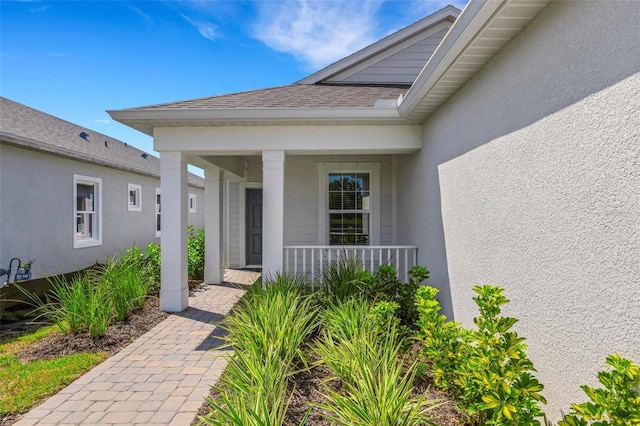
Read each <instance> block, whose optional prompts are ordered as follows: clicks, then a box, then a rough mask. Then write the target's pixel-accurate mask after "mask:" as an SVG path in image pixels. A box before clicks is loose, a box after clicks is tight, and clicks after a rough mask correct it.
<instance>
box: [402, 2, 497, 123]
mask: <svg viewBox="0 0 640 426" xmlns="http://www.w3.org/2000/svg"><path fill="white" fill-rule="evenodd" d="M505 3H506V2H505V1H498V0H493V1H483V0H471V1H470V2H469V3H468V4H467V7H465V8H464V10H463V11H462V13H461V14H460V16H459V17H458V19H457V20H456V22H455V23H454V24H453V26H452V27H451V29H450V30H449V32H448V33H447V35H446V36H445V38H444V39H443V40H442V43H440V46H438V48H437V49H436V51H435V52H434V53H433V55H432V56H431V59H429V61H428V62H427V64H426V65H425V66H424V68H423V69H422V72H420V74H419V75H418V78H416V81H415V82H414V83H413V85H412V86H411V88H410V89H409V91H408V92H407V94H406V95H405V97H404V98H403V99H402V101H401V102H400V105H399V111H400V114H401V115H402V116H403V117H408V116H409V115H410V114H411V112H412V111H413V110H414V109H415V108H416V107H417V106H418V105H419V104H420V102H422V100H423V99H424V97H425V96H426V95H427V94H428V93H429V91H430V90H431V89H432V88H433V86H434V85H435V84H436V83H437V82H438V80H440V78H442V76H443V75H444V74H445V72H446V71H447V70H448V69H449V68H451V67H452V66H453V65H454V64H455V62H456V60H457V59H458V57H459V56H460V54H461V53H462V52H463V51H464V49H465V48H466V47H467V45H469V43H471V42H472V41H473V40H474V39H475V38H476V37H477V35H478V34H479V33H480V31H481V30H482V28H484V27H485V26H486V25H487V23H488V22H490V21H491V18H492V17H493V16H494V15H495V13H496V12H497V11H498V10H499V9H500V8H501V7H502V6H503V5H504V4H505Z"/></svg>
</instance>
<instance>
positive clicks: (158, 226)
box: [156, 188, 162, 237]
mask: <svg viewBox="0 0 640 426" xmlns="http://www.w3.org/2000/svg"><path fill="white" fill-rule="evenodd" d="M160 199H161V197H160V188H156V237H160V231H161V225H162V208H161V204H160Z"/></svg>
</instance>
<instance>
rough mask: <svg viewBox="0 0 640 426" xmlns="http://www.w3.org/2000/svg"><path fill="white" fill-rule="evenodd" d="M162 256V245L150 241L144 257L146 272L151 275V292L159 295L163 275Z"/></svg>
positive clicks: (149, 290)
mask: <svg viewBox="0 0 640 426" xmlns="http://www.w3.org/2000/svg"><path fill="white" fill-rule="evenodd" d="M161 260H162V256H161V249H160V245H158V244H155V243H149V245H148V246H147V253H146V256H145V259H144V266H145V270H146V274H147V275H148V277H149V281H150V282H149V289H148V292H149V294H152V295H157V294H159V293H160V279H161V277H162V268H161V267H162V262H161Z"/></svg>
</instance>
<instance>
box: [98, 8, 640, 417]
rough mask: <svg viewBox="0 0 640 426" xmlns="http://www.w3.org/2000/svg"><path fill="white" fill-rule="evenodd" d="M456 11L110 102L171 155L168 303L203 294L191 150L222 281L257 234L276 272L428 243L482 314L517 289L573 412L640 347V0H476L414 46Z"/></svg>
mask: <svg viewBox="0 0 640 426" xmlns="http://www.w3.org/2000/svg"><path fill="white" fill-rule="evenodd" d="M456 15H457V11H456V10H455V9H453V8H446V9H444V10H443V11H441V12H438V13H436V14H434V15H431V16H429V17H427V18H425V19H424V20H422V21H420V22H418V23H416V24H414V25H412V26H410V27H408V28H406V29H404V30H401V31H400V32H398V33H396V34H392V35H391V36H389V37H387V38H385V39H383V40H381V41H379V42H377V43H375V44H373V45H371V46H369V47H368V48H365V49H363V50H362V51H360V52H357V53H355V54H353V55H351V56H349V57H347V58H345V59H343V60H341V61H339V62H337V63H335V64H333V65H331V66H329V67H327V68H325V69H323V70H321V71H319V72H317V73H315V74H314V75H312V76H310V77H308V78H306V79H304V80H302V81H300V82H298V83H297V84H293V85H291V86H286V87H279V88H273V89H265V90H258V91H254V92H246V93H239V94H231V95H223V96H216V97H211V98H202V99H195V100H191V101H185V102H177V103H172V104H164V105H156V106H150V107H143V108H132V109H127V110H119V111H111V112H110V114H111V115H112V117H114V118H115V119H117V120H118V121H120V122H122V123H124V124H126V125H129V126H130V127H133V128H135V129H138V130H140V131H142V132H144V133H146V134H149V135H151V134H152V135H153V136H154V146H155V149H156V150H157V151H159V152H160V161H161V164H162V166H163V172H162V173H163V175H162V178H163V191H164V192H163V193H164V195H165V197H167V199H168V200H169V201H170V203H171V204H173V206H172V209H171V211H167V210H165V216H169V215H170V216H169V217H171V219H172V221H171V223H170V224H167V226H166V227H169V226H170V227H171V233H170V234H169V233H168V232H167V233H165V234H164V235H163V242H169V244H165V245H163V250H164V248H165V247H167V248H168V249H167V251H166V252H165V251H163V270H162V273H163V283H162V285H163V290H162V292H161V304H162V306H163V309H166V310H174V311H179V310H182V309H184V308H185V307H186V305H187V298H186V294H187V284H186V275H185V274H186V272H185V271H186V258H185V255H184V243H183V242H184V224H185V223H186V218H185V215H184V206H180V205H179V204H180V202H181V200H184V199H185V196H184V194H185V192H186V191H187V189H186V188H187V181H186V164H187V163H188V162H193V163H195V164H197V165H199V166H200V167H203V168H205V176H206V183H205V192H206V193H207V203H208V206H207V207H208V209H207V217H206V218H205V227H206V229H207V259H206V261H207V265H206V274H207V275H206V278H207V280H208V281H209V282H219V281H220V279H221V273H222V269H221V268H222V267H223V266H224V264H225V260H227V263H228V264H239V265H243V264H246V263H253V262H252V260H251V259H250V258H249V255H248V254H247V253H248V252H250V250H248V247H249V246H251V245H253V247H254V251H255V247H261V248H262V259H261V264H262V266H263V268H264V269H265V270H266V271H267V272H268V273H274V272H276V271H279V270H283V269H287V268H288V269H291V266H292V264H293V265H294V267H295V268H299V269H298V270H300V269H301V268H302V267H303V266H302V265H301V262H303V261H304V262H309V258H310V257H312V256H313V261H314V262H316V265H317V262H318V257H321V258H322V259H323V260H324V257H325V256H326V255H327V254H328V253H331V252H332V251H331V250H330V247H336V246H332V244H334V243H335V244H338V245H339V246H340V245H343V244H349V243H355V244H358V246H357V247H356V248H354V251H355V252H357V253H359V254H363V257H364V259H365V260H367V259H369V262H372V261H373V262H374V263H375V262H376V261H377V260H379V258H376V256H380V254H381V252H382V251H383V250H380V249H378V248H376V249H375V250H373V251H372V250H367V248H366V247H370V246H372V245H375V246H387V247H392V248H389V250H390V251H392V252H393V250H396V248H395V247H397V245H406V246H415V247H417V257H418V263H419V264H422V265H426V266H427V267H428V268H429V269H430V270H431V278H430V279H429V280H428V283H429V284H431V285H434V286H437V287H439V288H440V290H441V292H440V297H441V301H442V303H443V309H444V311H445V312H446V313H447V315H448V316H449V317H451V318H454V319H456V320H458V321H461V322H462V323H463V324H464V325H466V326H472V325H473V323H472V317H473V316H474V315H476V313H477V309H476V307H475V305H474V303H473V301H472V296H473V292H472V291H471V288H472V287H473V286H474V285H480V284H485V283H491V284H494V285H499V286H502V287H505V288H506V294H507V296H508V297H509V298H510V299H511V303H510V304H509V305H508V306H507V307H506V309H505V310H506V313H507V314H508V315H512V316H515V317H517V318H519V319H520V322H519V323H518V324H517V326H516V328H517V331H518V332H520V333H521V334H522V335H524V336H526V337H527V343H528V345H529V351H528V353H529V355H530V356H531V359H532V360H533V362H534V363H535V365H536V367H537V369H538V371H539V373H538V378H539V379H540V380H541V382H543V383H544V384H545V385H546V388H545V392H544V395H545V396H546V397H547V399H548V400H549V404H548V406H547V407H546V411H548V412H549V414H550V417H551V418H557V417H558V416H559V414H560V411H559V410H560V409H565V410H566V409H567V408H568V404H569V402H571V401H576V400H582V399H584V397H583V395H582V392H581V391H580V389H579V387H578V386H579V385H580V384H583V383H590V384H595V382H596V372H597V371H599V370H601V369H602V368H603V366H604V359H605V357H606V355H608V354H610V353H613V352H619V353H620V354H622V355H624V356H628V357H631V358H633V359H635V360H636V361H640V327H639V326H638V324H640V303H638V301H639V300H640V284H639V283H640V43H638V34H640V3H638V2H633V1H632V2H550V1H546V0H512V1H510V0H507V1H490V2H482V1H475V0H472V1H471V2H470V3H469V4H468V6H467V7H466V8H465V10H464V11H463V12H462V13H461V14H460V16H459V17H458V19H457V20H456V22H455V24H454V25H453V26H452V27H451V28H450V30H449V31H448V33H447V34H446V36H445V37H444V38H443V39H442V40H441V41H440V42H439V45H438V47H437V49H436V50H435V52H433V50H432V52H433V54H432V55H427V56H430V58H427V57H422V56H420V54H419V53H415V52H414V51H418V50H419V51H420V52H421V53H422V54H424V53H425V52H426V50H424V49H422V48H423V47H424V46H426V45H430V42H431V40H434V41H435V40H436V39H437V38H438V37H441V36H439V34H441V33H440V31H441V30H442V29H443V28H449V26H451V21H453V19H454V18H455V17H456ZM426 34H430V35H429V36H428V37H422V38H421V35H426ZM425 41H427V42H425ZM430 53H431V52H429V54H430ZM414 54H415V56H413V55H414ZM412 57H415V58H417V59H415V61H416V62H417V61H419V60H423V64H426V65H424V66H417V67H416V66H415V64H414V63H412V62H411V59H410V58H412ZM412 64H413V66H412ZM407 76H412V77H407ZM407 81H409V82H410V83H411V86H410V87H408V85H407ZM165 185H166V187H165ZM165 188H166V190H165ZM254 188H262V192H255V193H254V192H253V191H252V189H254ZM209 195H211V196H209ZM260 197H261V198H260ZM354 200H355V201H354ZM256 206H257V207H256ZM260 209H262V211H263V212H262V215H260ZM209 212H212V213H213V214H209ZM260 220H261V221H262V223H260ZM253 225H256V226H255V228H256V229H255V230H254V229H252V228H253ZM165 238H166V239H167V240H165ZM260 238H261V239H262V244H260ZM291 246H296V247H297V248H289V249H287V248H285V247H291ZM301 246H304V247H317V248H318V249H317V250H315V251H313V253H314V254H313V255H312V254H311V253H310V252H305V251H304V250H303V249H302V248H301ZM352 248H353V246H352ZM169 250H172V251H169ZM292 251H293V252H294V253H297V254H298V255H297V258H294V259H293V260H291V259H290V254H291V252H292ZM225 253H227V254H226V257H225ZM304 253H307V254H304ZM372 253H373V255H372ZM394 253H395V252H394ZM399 253H402V250H399ZM399 256H402V254H399V255H394V256H393V259H392V261H394V262H397V261H398V257H399ZM412 256H413V253H410V254H409V256H408V257H409V258H408V259H403V260H402V261H400V262H399V263H400V266H404V264H405V263H406V264H407V265H410V264H411V263H412V262H411V258H412ZM257 259H258V260H259V258H257ZM301 259H303V260H301ZM256 261H257V260H256Z"/></svg>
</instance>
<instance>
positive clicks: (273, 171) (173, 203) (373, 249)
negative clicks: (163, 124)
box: [154, 126, 420, 312]
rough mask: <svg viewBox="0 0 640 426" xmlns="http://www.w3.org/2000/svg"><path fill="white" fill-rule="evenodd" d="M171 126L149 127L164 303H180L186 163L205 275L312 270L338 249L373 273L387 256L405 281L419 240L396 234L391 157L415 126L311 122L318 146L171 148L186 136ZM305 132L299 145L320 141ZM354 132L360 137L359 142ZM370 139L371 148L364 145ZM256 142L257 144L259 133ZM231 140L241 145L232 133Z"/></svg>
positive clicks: (412, 137)
mask: <svg viewBox="0 0 640 426" xmlns="http://www.w3.org/2000/svg"><path fill="white" fill-rule="evenodd" d="M176 130H177V129H175V130H174V129H169V128H167V129H156V134H155V135H154V137H155V144H156V149H157V150H158V151H159V152H160V162H161V171H162V172H161V173H162V175H161V179H162V188H161V192H162V200H163V212H162V289H161V293H160V300H161V308H162V309H163V310H165V311H169V312H179V311H182V310H184V309H185V308H186V307H187V306H188V290H187V272H186V271H187V249H186V240H187V224H186V212H187V211H188V193H187V190H186V176H187V165H188V164H194V165H196V166H198V167H200V168H202V169H203V170H204V173H205V200H204V207H205V253H206V258H205V282H206V283H210V284H218V283H220V282H222V280H223V276H224V270H225V268H229V267H230V268H261V269H262V271H263V275H264V276H266V277H269V276H273V275H274V274H277V273H280V272H285V273H293V274H298V275H305V276H307V277H308V278H316V277H317V276H318V274H319V273H320V272H321V271H322V270H323V268H326V266H327V265H328V264H329V263H331V262H332V261H335V260H337V259H339V258H340V257H343V256H352V257H356V258H357V259H359V260H360V262H361V263H362V265H363V268H365V269H368V270H370V271H371V272H375V270H376V269H377V268H378V267H379V266H380V265H384V264H390V265H392V266H394V267H395V268H396V270H397V271H398V275H399V279H401V280H405V281H406V279H407V277H408V274H407V273H408V270H409V269H410V268H411V267H412V266H414V265H416V264H417V263H418V247H417V246H415V245H411V244H410V242H407V241H397V237H396V222H397V217H398V212H397V207H396V197H397V192H398V188H397V181H396V172H397V156H398V155H402V154H406V153H408V152H412V151H415V150H416V146H417V145H418V144H419V143H420V142H419V137H418V133H416V132H414V129H413V128H411V127H408V126H407V127H403V128H399V127H397V126H379V128H377V129H369V128H360V129H358V131H359V133H361V134H360V135H359V137H357V138H345V137H344V135H343V136H342V137H340V138H337V137H336V134H335V133H333V132H332V133H333V134H332V135H331V136H328V135H326V133H327V130H328V129H325V128H318V129H316V132H315V133H316V134H315V138H318V139H321V140H322V141H323V142H322V143H324V145H325V149H318V148H316V149H314V150H307V149H305V150H301V149H300V148H299V147H298V148H297V149H291V147H288V148H289V149H287V150H263V151H257V150H256V149H251V150H248V149H244V150H235V149H234V150H217V151H205V152H203V151H202V150H201V148H195V149H194V150H193V151H191V152H190V151H189V150H184V149H183V150H182V151H179V150H174V148H175V147H176V145H177V144H178V143H177V142H176V141H177V140H182V141H184V140H185V138H184V136H183V135H181V136H180V137H178V136H177V135H176V134H175V133H174V132H175V131H176ZM181 130H182V132H184V129H181ZM191 130H192V131H195V132H196V133H200V132H202V131H203V130H204V129H191ZM268 130H269V129H268ZM294 130H297V129H294ZM343 130H349V129H343ZM289 131H291V129H289ZM399 131H400V134H401V135H399V134H398V132H399ZM214 133H217V132H214V131H213V130H212V131H211V135H210V136H211V137H213V135H214ZM323 133H324V135H323ZM346 133H348V131H347V132H346ZM362 133H366V134H365V135H363V134H362ZM399 136H402V137H399ZM194 139H195V138H193V135H192V137H191V138H189V139H188V140H190V141H191V143H190V144H189V145H190V146H194V145H195V146H197V144H194V143H193V142H194ZM305 139H306V141H303V142H301V143H304V142H306V143H307V144H308V145H305V147H309V146H316V147H318V146H322V145H321V142H320V141H318V142H317V143H313V141H311V142H310V141H309V139H314V133H311V134H305ZM354 140H355V141H360V140H366V141H367V147H366V148H365V147H364V146H357V145H358V142H354ZM403 140H404V141H405V142H404V143H402V142H400V143H398V142H395V143H394V144H390V143H389V142H387V141H403ZM325 141H327V142H325ZM331 141H334V143H333V144H332V143H331ZM347 141H349V143H348V144H347V143H346V142H347ZM376 141H379V142H377V143H376ZM372 142H373V144H374V145H376V144H377V146H378V147H377V148H375V149H374V148H371V144H372ZM254 143H255V145H258V144H264V138H263V139H262V143H260V142H259V141H258V140H257V139H256V141H255V142H254ZM385 143H386V144H387V146H386V147H385V148H382V147H383V146H384V145H385ZM180 145H182V146H181V147H182V148H184V146H185V144H184V143H180ZM229 145H233V146H238V145H241V144H238V141H237V138H236V141H235V142H233V143H232V142H230V143H229ZM266 145H268V144H266ZM338 145H341V148H343V149H340V150H338V149H337V146H338ZM354 145H356V147H354ZM345 146H347V147H348V146H351V148H350V149H344V147H345ZM256 148H257V146H256Z"/></svg>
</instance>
